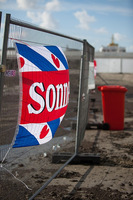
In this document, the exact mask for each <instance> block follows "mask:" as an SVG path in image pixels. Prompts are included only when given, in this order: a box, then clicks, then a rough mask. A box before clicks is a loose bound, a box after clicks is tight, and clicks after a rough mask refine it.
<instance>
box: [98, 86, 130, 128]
mask: <svg viewBox="0 0 133 200" xmlns="http://www.w3.org/2000/svg"><path fill="white" fill-rule="evenodd" d="M98 90H99V91H101V95H102V106H103V119H104V123H107V124H109V129H110V130H123V129H124V110H125V93H126V92H127V88H125V87H123V86H118V85H117V86H115V85H104V86H98Z"/></svg>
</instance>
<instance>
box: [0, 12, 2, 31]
mask: <svg viewBox="0 0 133 200" xmlns="http://www.w3.org/2000/svg"><path fill="white" fill-rule="evenodd" d="M1 20H2V12H1V11H0V31H1Z"/></svg>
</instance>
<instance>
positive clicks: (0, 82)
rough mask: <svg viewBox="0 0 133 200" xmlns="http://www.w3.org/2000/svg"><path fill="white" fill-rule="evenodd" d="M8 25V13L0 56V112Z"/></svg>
mask: <svg viewBox="0 0 133 200" xmlns="http://www.w3.org/2000/svg"><path fill="white" fill-rule="evenodd" d="M9 25H10V14H6V19H5V29H4V38H3V48H2V57H1V65H0V113H1V104H2V96H3V86H4V72H5V70H6V67H5V66H6V54H7V45H8V35H9Z"/></svg>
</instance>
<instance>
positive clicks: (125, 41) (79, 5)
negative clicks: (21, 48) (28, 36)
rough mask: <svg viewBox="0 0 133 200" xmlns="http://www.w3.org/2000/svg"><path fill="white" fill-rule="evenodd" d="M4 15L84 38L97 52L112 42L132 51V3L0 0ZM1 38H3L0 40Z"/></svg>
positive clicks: (128, 0) (123, 0) (126, 0)
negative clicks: (112, 39) (7, 14)
mask: <svg viewBox="0 0 133 200" xmlns="http://www.w3.org/2000/svg"><path fill="white" fill-rule="evenodd" d="M0 11H2V14H3V18H2V27H3V23H4V16H5V14H6V13H10V14H11V16H12V17H13V18H17V19H19V20H23V21H26V22H28V23H32V24H35V25H38V26H41V27H43V28H46V29H50V30H53V31H56V32H59V33H63V34H66V35H70V36H74V37H77V38H80V39H87V41H88V42H89V43H90V44H91V45H93V46H94V47H95V49H96V51H98V50H99V49H100V47H101V46H102V45H103V46H106V45H108V44H109V43H110V42H111V37H112V34H114V39H115V42H116V43H118V44H119V46H122V47H126V51H128V52H129V51H130V52H133V0H93V1H92V0H0ZM0 36H2V33H1V34H0ZM1 38H2V37H1Z"/></svg>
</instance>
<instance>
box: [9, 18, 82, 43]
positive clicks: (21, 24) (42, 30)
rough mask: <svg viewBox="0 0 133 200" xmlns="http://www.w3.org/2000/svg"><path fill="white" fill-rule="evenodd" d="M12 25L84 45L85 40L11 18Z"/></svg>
mask: <svg viewBox="0 0 133 200" xmlns="http://www.w3.org/2000/svg"><path fill="white" fill-rule="evenodd" d="M7 15H10V14H7ZM10 24H14V25H18V26H22V27H25V28H30V29H33V30H37V31H41V32H45V33H49V34H53V35H56V36H60V37H63V38H67V39H70V40H75V41H77V42H80V43H84V40H81V39H78V38H74V37H71V36H68V35H64V34H61V33H57V32H54V31H50V30H48V29H44V28H41V27H38V26H35V25H32V24H29V23H27V22H22V21H19V20H16V19H12V18H10Z"/></svg>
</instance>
